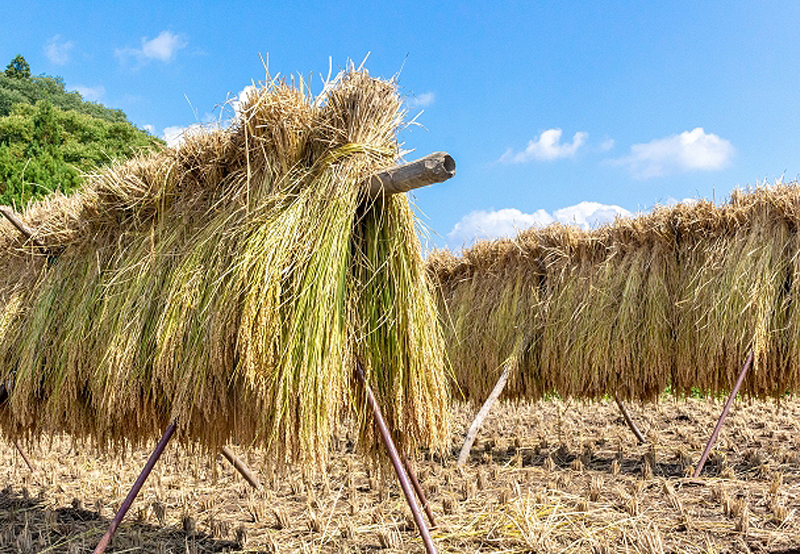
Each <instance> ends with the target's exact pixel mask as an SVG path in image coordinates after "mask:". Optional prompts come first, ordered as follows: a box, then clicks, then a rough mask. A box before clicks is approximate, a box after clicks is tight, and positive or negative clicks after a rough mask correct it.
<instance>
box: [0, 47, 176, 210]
mask: <svg viewBox="0 0 800 554" xmlns="http://www.w3.org/2000/svg"><path fill="white" fill-rule="evenodd" d="M163 144H164V143H163V141H161V140H159V139H157V138H155V137H153V136H151V135H150V134H148V133H147V132H145V131H142V130H141V129H137V128H136V127H135V126H134V125H133V124H132V123H131V122H130V121H128V118H127V117H126V116H125V114H124V113H123V112H122V111H121V110H113V109H109V108H106V107H105V106H103V105H102V104H98V103H95V102H87V101H85V100H84V99H83V98H82V97H81V95H80V94H78V93H77V92H67V90H66V87H65V86H64V80H63V79H62V78H61V77H51V76H47V75H35V76H31V73H30V67H29V66H28V63H27V62H26V61H25V58H23V57H22V56H21V55H18V56H16V57H15V58H14V59H13V60H11V63H9V64H8V67H7V68H6V70H5V72H2V73H0V204H11V205H16V206H18V207H22V206H24V205H25V204H26V203H28V202H29V201H30V200H32V199H35V198H39V197H41V196H44V195H45V194H47V193H49V192H51V191H56V190H58V191H62V192H70V191H72V190H75V189H76V188H77V187H79V186H80V185H81V183H82V180H83V176H84V175H85V174H87V173H90V172H93V171H96V170H97V168H99V167H102V166H104V165H108V164H109V163H112V162H114V161H117V160H124V159H126V158H130V157H133V156H135V155H137V154H140V153H142V152H144V151H147V150H153V149H157V148H160V147H161V146H162V145H163Z"/></svg>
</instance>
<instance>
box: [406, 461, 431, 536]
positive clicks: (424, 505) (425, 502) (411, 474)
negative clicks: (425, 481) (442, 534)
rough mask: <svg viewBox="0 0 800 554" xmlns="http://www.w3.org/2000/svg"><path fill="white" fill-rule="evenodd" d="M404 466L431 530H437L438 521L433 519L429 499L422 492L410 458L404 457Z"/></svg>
mask: <svg viewBox="0 0 800 554" xmlns="http://www.w3.org/2000/svg"><path fill="white" fill-rule="evenodd" d="M403 465H404V466H405V469H406V473H408V478H409V479H411V484H412V485H414V491H415V492H416V493H417V498H418V499H419V501H420V503H421V504H422V509H423V510H425V514H426V515H427V516H428V521H429V522H430V523H431V529H435V528H436V520H435V519H434V517H433V511H432V510H431V507H430V505H429V504H428V499H427V498H426V497H425V491H423V490H422V487H421V486H420V484H419V480H418V479H417V474H416V473H415V472H414V467H413V465H412V464H411V460H410V459H409V458H408V456H403Z"/></svg>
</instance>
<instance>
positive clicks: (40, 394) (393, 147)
mask: <svg viewBox="0 0 800 554" xmlns="http://www.w3.org/2000/svg"><path fill="white" fill-rule="evenodd" d="M329 85H330V86H328V87H326V92H325V93H324V94H323V95H322V96H320V97H316V98H314V97H312V96H310V95H308V94H307V92H306V90H305V89H304V87H303V86H302V84H301V87H300V89H299V90H298V89H295V88H293V87H290V86H288V85H287V84H284V83H281V82H277V81H273V82H269V81H268V84H267V85H265V86H263V87H261V88H260V89H259V90H258V91H256V92H255V93H253V94H252V95H251V96H250V98H249V99H248V100H247V102H245V103H244V106H243V107H242V111H241V115H240V117H239V119H238V120H237V122H236V124H234V125H233V126H232V127H231V128H230V129H227V130H217V131H212V132H209V133H206V134H202V135H197V136H190V137H187V139H186V142H185V143H184V144H183V145H182V146H181V147H179V148H177V149H167V150H165V151H163V152H161V153H157V154H153V155H150V156H148V157H145V158H140V159H136V160H134V161H131V162H128V163H125V164H122V165H119V166H116V167H114V168H112V169H110V170H108V171H106V172H104V173H101V174H99V175H97V176H96V177H94V178H92V179H91V180H90V181H89V182H88V183H87V185H86V186H85V187H84V189H83V190H82V191H81V192H80V193H78V194H76V195H75V196H72V197H69V198H65V197H60V198H56V199H50V200H47V201H46V202H44V203H42V204H35V205H33V206H31V207H30V208H29V209H28V210H27V211H26V213H25V214H24V218H25V219H26V220H27V221H28V222H29V224H30V226H31V227H33V228H35V229H36V230H37V238H38V239H39V240H40V241H41V242H43V243H44V244H45V245H47V247H48V248H50V249H51V250H53V251H57V252H58V253H59V255H58V258H57V260H56V261H54V262H53V261H51V262H50V263H48V261H47V259H46V258H45V257H44V256H42V255H37V254H36V253H34V252H33V251H32V250H31V246H30V245H25V244H22V242H21V240H20V239H19V238H18V237H16V236H14V235H13V234H12V233H11V232H9V231H8V230H7V229H6V228H5V227H0V229H2V235H0V240H2V243H0V263H1V264H2V265H3V267H8V268H10V269H9V270H8V271H6V272H5V274H4V275H3V276H2V277H0V322H2V326H0V370H1V371H2V372H3V375H5V376H6V377H7V378H10V379H13V381H14V388H13V393H12V395H11V399H10V401H9V403H8V405H7V406H6V407H5V409H4V410H2V415H0V424H1V425H2V430H3V432H4V433H7V434H8V435H10V436H12V437H17V436H28V437H34V438H35V437H38V436H40V435H42V434H43V433H52V432H56V431H66V432H69V433H71V434H73V435H75V436H78V437H89V438H91V439H92V440H94V441H95V442H96V443H97V444H98V445H99V446H100V447H112V446H114V445H115V444H117V443H120V442H123V441H133V442H134V443H136V442H140V441H142V440H145V439H150V438H152V437H154V436H156V435H159V434H160V432H161V430H162V429H163V428H164V427H165V426H166V424H167V423H168V422H169V421H170V420H171V419H173V418H176V417H177V418H178V420H179V423H180V426H181V427H182V428H183V431H184V432H183V433H182V437H183V439H184V440H186V441H199V442H200V443H201V444H202V445H203V446H205V447H208V448H214V449H216V448H218V447H220V446H221V445H223V444H224V443H225V442H227V441H228V440H230V439H233V440H237V441H239V442H241V443H259V444H264V445H266V446H267V447H268V448H269V449H270V452H271V454H272V460H273V462H274V463H275V464H276V466H278V467H282V466H284V465H285V463H287V462H290V461H293V462H299V463H301V464H303V465H306V466H310V465H314V464H318V463H319V462H320V461H321V460H322V459H323V457H324V455H325V454H326V452H327V447H328V445H329V441H330V437H331V434H332V432H333V429H334V427H335V425H336V423H337V422H338V421H340V420H341V418H342V417H344V416H345V415H346V414H348V413H355V414H356V416H357V417H358V418H360V420H361V425H362V433H363V434H365V435H369V434H370V433H371V432H372V426H371V424H370V421H371V420H370V419H367V418H365V417H364V416H363V411H362V407H363V402H362V399H361V397H360V395H359V394H356V393H355V392H354V388H353V387H354V383H353V382H352V380H351V379H352V372H353V368H354V364H355V360H356V358H358V359H359V360H360V361H361V363H362V364H363V365H364V368H365V370H366V372H367V376H368V380H369V381H370V382H371V384H372V386H373V387H374V389H375V393H376V396H377V397H378V400H379V402H380V404H381V406H382V409H383V410H384V415H385V416H386V419H387V421H388V423H389V425H390V427H391V428H392V429H395V430H402V436H399V435H398V437H397V438H398V439H399V440H400V446H401V447H402V448H403V449H404V450H409V449H412V448H414V447H415V446H417V445H418V444H423V445H426V446H431V447H436V446H439V445H440V444H441V443H442V441H443V440H444V438H445V436H446V427H447V416H446V413H447V399H448V394H447V376H446V374H445V371H444V364H443V357H442V353H441V351H442V349H443V345H442V338H441V331H440V329H439V327H438V325H437V320H436V313H435V304H434V298H433V296H432V295H431V293H430V291H429V289H428V286H427V283H426V280H425V273H424V264H423V261H422V258H421V255H420V249H419V243H418V240H417V238H416V233H415V226H416V220H415V218H414V215H413V213H412V212H411V209H410V207H409V204H408V201H407V199H406V198H405V195H393V196H386V197H379V198H374V199H373V198H370V197H369V196H368V195H367V194H366V193H365V190H366V185H365V182H366V179H367V178H368V177H369V176H370V175H372V174H374V173H375V172H376V171H378V170H381V169H383V168H386V167H389V166H391V165H393V164H394V163H395V161H396V158H397V157H398V145H397V142H396V138H395V133H396V130H397V128H398V126H400V125H401V124H402V117H403V112H402V109H401V106H402V105H401V101H400V99H399V97H398V95H397V92H396V88H395V86H394V84H393V83H391V82H385V81H381V80H378V79H374V78H371V77H369V76H368V75H367V74H366V72H359V71H348V72H345V73H343V74H341V75H340V76H339V77H337V79H336V80H335V81H334V82H332V83H330V84H329ZM364 442H365V444H367V445H368V444H371V443H370V442H369V441H364Z"/></svg>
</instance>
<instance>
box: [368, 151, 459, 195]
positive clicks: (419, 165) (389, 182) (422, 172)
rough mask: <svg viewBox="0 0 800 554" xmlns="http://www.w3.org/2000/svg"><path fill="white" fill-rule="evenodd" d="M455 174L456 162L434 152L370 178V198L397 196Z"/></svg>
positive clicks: (445, 153)
mask: <svg viewBox="0 0 800 554" xmlns="http://www.w3.org/2000/svg"><path fill="white" fill-rule="evenodd" d="M455 174H456V162H455V160H454V159H453V158H452V157H451V156H450V154H448V153H447V152H434V153H433V154H429V155H427V156H425V157H424V158H420V159H419V160H415V161H413V162H409V163H405V164H401V165H397V166H395V167H391V168H389V169H386V170H384V171H381V172H380V173H377V174H375V175H373V176H372V178H371V179H370V182H369V193H370V195H371V196H379V195H381V194H385V195H387V196H388V195H390V194H399V193H401V192H408V191H410V190H414V189H418V188H420V187H425V186H428V185H432V184H433V183H441V182H443V181H447V180H448V179H449V178H450V177H452V176H453V175H455Z"/></svg>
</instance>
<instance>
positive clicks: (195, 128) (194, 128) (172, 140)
mask: <svg viewBox="0 0 800 554" xmlns="http://www.w3.org/2000/svg"><path fill="white" fill-rule="evenodd" d="M207 130H208V127H207V126H206V125H203V124H202V123H193V124H192V125H188V126H186V127H181V126H179V125H175V126H173V127H165V128H164V132H163V138H164V141H165V142H166V143H167V146H169V147H171V148H177V147H178V146H180V145H181V144H183V143H184V141H185V140H186V137H188V136H192V135H198V134H201V133H204V132H206V131H207Z"/></svg>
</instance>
